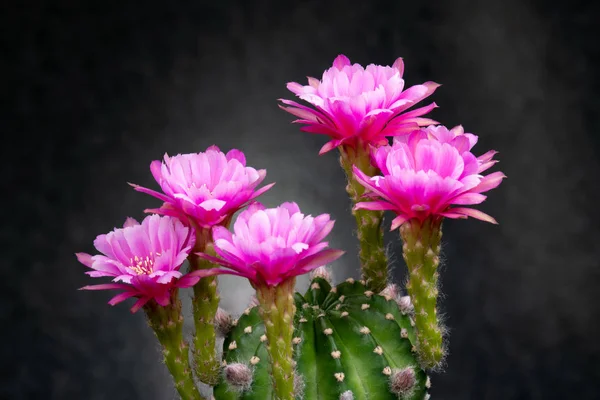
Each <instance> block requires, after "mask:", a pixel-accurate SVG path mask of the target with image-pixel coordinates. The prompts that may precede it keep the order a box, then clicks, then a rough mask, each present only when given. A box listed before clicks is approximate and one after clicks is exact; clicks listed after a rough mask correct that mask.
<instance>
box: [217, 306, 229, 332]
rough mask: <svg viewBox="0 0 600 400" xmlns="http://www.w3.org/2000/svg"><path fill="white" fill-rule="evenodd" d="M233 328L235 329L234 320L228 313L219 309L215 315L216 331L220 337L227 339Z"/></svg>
mask: <svg viewBox="0 0 600 400" xmlns="http://www.w3.org/2000/svg"><path fill="white" fill-rule="evenodd" d="M231 328H233V318H231V315H230V314H229V313H228V312H227V311H225V310H223V309H222V308H221V307H219V308H218V309H217V313H216V314H215V331H216V332H217V334H218V335H219V336H222V337H225V336H227V335H228V334H229V331H231Z"/></svg>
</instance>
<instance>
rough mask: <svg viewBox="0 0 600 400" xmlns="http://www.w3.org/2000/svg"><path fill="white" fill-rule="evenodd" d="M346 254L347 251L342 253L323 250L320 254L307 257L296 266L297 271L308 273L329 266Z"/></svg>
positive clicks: (333, 250) (340, 251)
mask: <svg viewBox="0 0 600 400" xmlns="http://www.w3.org/2000/svg"><path fill="white" fill-rule="evenodd" d="M344 253H345V251H342V250H335V249H327V250H323V251H322V252H320V253H317V254H314V255H312V256H310V257H306V258H305V259H303V260H301V261H300V262H299V263H298V264H297V265H296V268H295V269H297V270H303V271H305V272H307V271H309V270H311V269H314V268H317V267H320V266H322V265H325V264H329V263H331V262H333V261H335V260H337V259H338V258H340V257H341V256H342V255H343V254H344Z"/></svg>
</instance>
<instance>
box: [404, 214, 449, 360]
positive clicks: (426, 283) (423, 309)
mask: <svg viewBox="0 0 600 400" xmlns="http://www.w3.org/2000/svg"><path fill="white" fill-rule="evenodd" d="M400 235H401V237H402V240H403V241H404V245H403V253H404V260H405V261H406V265H407V267H408V274H409V281H408V283H407V284H406V289H407V290H408V294H409V295H410V297H411V301H412V303H413V306H414V309H415V327H416V331H417V351H418V353H419V357H420V359H421V363H422V366H423V367H424V368H434V367H436V366H439V365H440V363H441V362H442V360H443V358H444V348H443V340H442V330H441V328H440V325H439V322H438V318H437V308H436V303H437V298H438V294H439V292H438V277H439V272H438V270H437V268H438V266H439V263H440V258H439V255H440V241H441V238H442V218H439V217H438V218H428V219H426V220H425V221H423V222H421V221H419V220H418V219H412V220H410V221H407V222H405V223H404V224H403V225H402V226H401V227H400Z"/></svg>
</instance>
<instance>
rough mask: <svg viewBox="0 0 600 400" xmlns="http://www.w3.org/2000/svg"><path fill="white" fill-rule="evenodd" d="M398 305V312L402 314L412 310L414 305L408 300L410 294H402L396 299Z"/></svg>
mask: <svg viewBox="0 0 600 400" xmlns="http://www.w3.org/2000/svg"><path fill="white" fill-rule="evenodd" d="M397 303H398V307H399V308H400V312H402V314H410V313H412V312H413V311H414V307H413V305H412V302H411V301H410V296H402V297H400V298H399V299H398V301H397Z"/></svg>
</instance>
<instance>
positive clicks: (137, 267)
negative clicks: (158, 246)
mask: <svg viewBox="0 0 600 400" xmlns="http://www.w3.org/2000/svg"><path fill="white" fill-rule="evenodd" d="M158 256H160V253H156V254H154V253H153V252H150V255H149V256H146V257H145V258H142V257H138V256H135V257H133V258H130V259H129V268H131V270H132V271H133V272H135V273H136V274H137V275H150V274H151V273H153V272H154V258H155V257H158Z"/></svg>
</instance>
